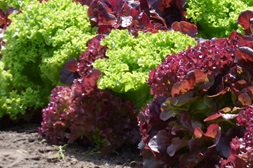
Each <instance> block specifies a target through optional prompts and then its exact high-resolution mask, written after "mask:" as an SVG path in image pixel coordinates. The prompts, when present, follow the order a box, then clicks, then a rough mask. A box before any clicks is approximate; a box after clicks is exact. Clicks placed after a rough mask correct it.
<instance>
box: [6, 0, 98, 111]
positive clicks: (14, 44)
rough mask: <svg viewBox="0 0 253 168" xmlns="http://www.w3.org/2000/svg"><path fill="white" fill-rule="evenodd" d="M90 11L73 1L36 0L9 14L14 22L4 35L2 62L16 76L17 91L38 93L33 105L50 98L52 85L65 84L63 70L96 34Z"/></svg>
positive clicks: (15, 85)
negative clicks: (61, 73) (62, 78)
mask: <svg viewBox="0 0 253 168" xmlns="http://www.w3.org/2000/svg"><path fill="white" fill-rule="evenodd" d="M87 10H88V7H87V6H82V5H81V4H79V3H76V2H73V1H72V0H65V1H61V0H49V1H47V2H41V3H40V2H39V1H33V2H31V3H30V4H29V5H27V6H26V7H24V8H23V9H22V12H21V13H13V14H11V15H10V16H9V18H10V19H11V21H12V23H11V24H10V25H9V26H8V28H7V29H6V30H5V31H4V34H3V41H4V42H5V46H3V48H2V50H1V54H2V55H3V57H2V61H3V62H4V64H5V68H6V69H8V71H9V72H10V73H11V74H12V75H13V77H12V85H13V88H12V89H13V91H16V92H17V94H21V93H22V95H27V94H28V95H30V93H34V95H37V97H34V96H31V97H33V99H32V100H31V101H29V103H28V104H29V106H37V102H41V104H46V103H47V102H48V101H49V95H50V91H51V90H52V88H53V87H54V86H56V85H62V83H61V82H60V80H59V79H60V69H61V68H62V66H63V65H64V63H65V62H66V60H68V59H69V58H73V57H76V58H77V57H78V56H79V55H80V54H81V52H82V51H84V50H85V49H86V42H87V41H88V40H89V39H90V38H91V37H93V36H94V35H95V30H94V28H92V27H91V25H90V22H89V18H88V16H87ZM27 88H29V89H30V90H27ZM11 91H12V90H10V92H11ZM31 95H32V94H31ZM14 97H16V96H14ZM13 103H14V102H13V101H10V103H9V107H12V105H11V104H13ZM28 104H25V105H24V108H26V105H28ZM10 109H11V108H10ZM14 109H15V108H13V111H15V110H14Z"/></svg>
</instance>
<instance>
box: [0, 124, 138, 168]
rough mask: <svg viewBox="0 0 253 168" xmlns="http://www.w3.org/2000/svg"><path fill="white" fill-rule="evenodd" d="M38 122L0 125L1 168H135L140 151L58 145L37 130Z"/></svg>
mask: <svg viewBox="0 0 253 168" xmlns="http://www.w3.org/2000/svg"><path fill="white" fill-rule="evenodd" d="M38 127H39V124H23V125H19V126H12V127H8V128H1V127H0V168H134V167H140V166H139V165H140V162H141V157H140V155H139V151H138V150H137V147H136V149H134V148H132V147H130V148H128V147H124V148H123V149H122V150H121V151H119V152H117V153H116V152H115V153H113V154H110V155H105V154H101V153H99V152H98V151H96V150H95V149H94V148H91V147H83V146H81V145H80V144H68V145H66V146H64V145H63V146H55V145H50V144H48V143H47V142H46V141H45V140H44V139H43V138H42V137H41V136H40V135H39V134H38V132H37V130H38Z"/></svg>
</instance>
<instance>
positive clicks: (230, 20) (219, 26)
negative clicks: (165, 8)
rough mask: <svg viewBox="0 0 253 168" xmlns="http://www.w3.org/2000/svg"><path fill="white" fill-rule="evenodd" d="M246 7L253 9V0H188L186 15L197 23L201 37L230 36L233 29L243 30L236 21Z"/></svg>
mask: <svg viewBox="0 0 253 168" xmlns="http://www.w3.org/2000/svg"><path fill="white" fill-rule="evenodd" d="M246 9H253V3H252V2H251V1H248V0H234V1H231V0H223V1H220V0H198V1H196V0H188V1H187V4H186V12H187V15H186V17H187V18H188V19H189V20H190V21H191V22H193V23H195V24H197V26H198V32H199V36H200V37H204V38H213V37H228V36H229V34H230V33H231V32H232V31H233V30H238V31H240V32H242V31H241V29H240V27H239V26H238V25H237V24H236V22H235V21H236V20H237V17H238V15H239V14H240V12H242V11H244V10H246Z"/></svg>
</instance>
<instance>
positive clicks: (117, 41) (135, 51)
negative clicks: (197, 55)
mask: <svg viewBox="0 0 253 168" xmlns="http://www.w3.org/2000/svg"><path fill="white" fill-rule="evenodd" d="M101 44H102V45H104V46H106V47H108V50H107V52H106V56H107V57H108V59H98V60H96V61H95V62H94V63H93V66H94V67H95V68H97V69H99V70H100V71H101V72H102V76H101V77H100V79H99V80H98V87H99V88H100V89H103V90H105V89H109V90H112V91H113V92H115V93H118V94H120V95H121V96H123V97H125V98H126V99H128V100H131V101H133V102H134V103H135V105H137V106H141V105H143V104H142V103H144V104H146V101H147V99H148V98H149V97H150V95H149V87H148V85H147V83H146V81H147V79H148V74H149V71H150V70H151V69H154V68H156V66H157V65H159V64H160V63H161V62H162V61H163V60H164V58H165V56H166V55H167V54H172V53H178V52H179V51H182V50H185V49H187V48H188V47H189V46H194V45H196V41H195V40H194V39H193V38H191V37H189V36H187V35H183V34H181V33H179V32H172V31H169V32H162V31H160V32H159V33H156V34H152V33H142V32H139V35H138V37H137V38H135V37H134V36H133V35H131V34H130V33H129V32H128V31H127V30H114V31H112V32H111V33H110V34H109V35H108V36H107V37H105V39H104V40H102V42H101ZM143 100H145V101H143Z"/></svg>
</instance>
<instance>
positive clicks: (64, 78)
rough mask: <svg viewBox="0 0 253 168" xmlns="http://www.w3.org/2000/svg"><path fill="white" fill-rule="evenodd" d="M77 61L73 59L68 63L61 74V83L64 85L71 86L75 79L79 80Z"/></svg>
mask: <svg viewBox="0 0 253 168" xmlns="http://www.w3.org/2000/svg"><path fill="white" fill-rule="evenodd" d="M78 77H79V75H78V72H77V61H76V59H75V58H71V59H69V60H67V61H66V63H65V64H64V66H63V68H62V69H61V72H60V81H61V82H62V83H64V84H67V85H70V84H72V83H73V81H74V79H76V78H78Z"/></svg>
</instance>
